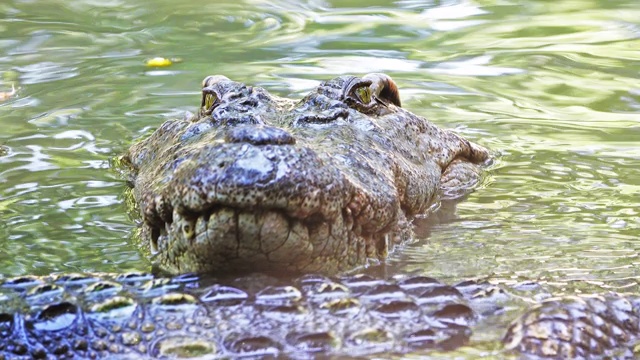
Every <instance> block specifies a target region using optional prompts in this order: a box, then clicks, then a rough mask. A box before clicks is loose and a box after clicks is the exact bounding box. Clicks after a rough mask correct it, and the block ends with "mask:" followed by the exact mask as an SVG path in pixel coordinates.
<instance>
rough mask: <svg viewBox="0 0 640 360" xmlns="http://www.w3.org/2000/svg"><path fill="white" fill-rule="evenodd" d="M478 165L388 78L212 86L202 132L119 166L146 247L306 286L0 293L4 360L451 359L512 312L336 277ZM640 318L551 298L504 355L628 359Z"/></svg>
mask: <svg viewBox="0 0 640 360" xmlns="http://www.w3.org/2000/svg"><path fill="white" fill-rule="evenodd" d="M488 161H490V156H489V153H488V151H487V150H486V149H484V148H482V147H480V146H478V145H475V144H473V143H470V142H469V141H467V140H465V139H463V138H462V137H460V136H458V135H456V134H454V133H452V132H450V131H447V130H441V129H439V128H437V127H436V126H435V125H433V124H431V123H430V122H428V121H427V120H426V119H424V118H422V117H419V116H417V115H414V114H412V113H410V112H408V111H406V110H404V109H402V108H401V107H400V98H399V93H398V89H397V88H396V86H395V84H394V83H393V81H392V80H391V79H390V78H389V77H388V76H386V75H383V74H370V75H367V76H365V77H363V78H358V77H352V76H348V77H340V78H336V79H333V80H330V81H327V82H325V83H323V84H321V85H320V86H319V87H318V88H316V89H315V90H314V91H312V92H311V93H310V94H309V95H308V96H306V97H305V98H304V99H302V100H301V101H293V100H289V99H282V98H278V97H274V96H272V95H270V94H268V93H267V92H266V91H265V90H263V89H260V88H254V87H249V86H245V85H243V84H239V83H236V82H233V81H230V80H229V79H227V78H225V77H222V76H211V77H207V78H206V79H205V80H204V82H203V97H202V103H201V107H200V109H199V111H198V113H197V114H196V115H190V116H187V117H186V118H185V119H181V120H169V121H167V122H165V123H164V124H163V125H162V126H161V127H160V128H159V129H158V130H156V132H154V134H152V135H151V136H150V137H148V138H147V139H145V140H143V141H141V142H139V143H137V144H135V145H133V146H132V147H131V149H129V151H128V152H127V154H125V156H123V157H122V159H121V163H122V164H124V165H125V166H126V167H127V168H128V169H129V171H130V183H131V184H132V197H131V198H132V199H133V203H134V204H135V206H134V207H135V208H136V210H138V211H139V214H140V215H141V218H142V227H141V235H140V238H141V244H142V247H143V249H145V250H147V251H148V252H149V253H151V254H152V259H153V261H154V263H155V265H156V266H157V268H158V269H159V270H161V271H163V272H165V273H170V274H184V273H187V272H200V273H212V272H215V273H221V272H226V273H231V274H234V273H240V272H244V271H263V272H274V270H278V271H282V272H286V273H305V274H306V275H302V277H300V278H298V279H297V280H293V281H292V280H289V281H286V280H278V278H274V277H267V276H266V275H262V276H263V277H259V276H258V277H257V278H256V275H253V277H249V278H247V279H250V280H242V279H244V278H238V279H236V280H225V281H214V280H212V279H210V278H209V279H208V280H207V277H202V278H200V277H197V276H190V275H181V276H177V277H167V278H162V277H154V276H152V275H144V274H130V275H111V276H109V275H99V274H76V275H72V274H66V275H58V276H51V277H21V278H15V279H8V280H4V281H2V282H0V359H30V358H43V359H56V358H60V359H72V358H76V359H83V358H123V359H137V358H158V357H161V358H164V357H167V358H176V357H199V358H229V357H231V358H234V357H242V356H253V357H287V358H309V357H314V356H316V355H320V356H323V357H326V356H333V355H335V356H367V355H371V354H381V353H382V354H403V353H407V352H420V353H421V352H424V351H430V350H434V349H435V350H436V351H449V350H453V349H456V348H459V347H460V346H462V345H465V344H468V343H469V342H470V337H471V335H472V331H473V329H474V326H476V325H477V323H479V322H482V321H484V320H485V319H493V318H495V317H500V316H503V315H504V313H505V311H507V310H505V309H508V308H509V307H510V306H509V305H504V304H505V303H506V304H508V302H510V301H516V300H517V297H512V296H509V295H508V291H507V292H505V291H503V289H501V288H498V287H495V286H492V285H489V284H486V283H478V282H464V283H461V284H457V285H455V286H450V285H445V284H442V283H440V282H438V281H436V280H434V279H430V278H426V277H410V276H404V277H398V278H394V279H376V278H370V277H366V276H346V277H344V276H343V277H339V278H338V277H331V276H335V274H337V273H340V272H344V271H347V270H352V269H354V268H357V267H358V266H361V265H364V264H366V262H367V261H368V260H369V259H382V258H384V257H385V256H386V255H387V253H388V251H390V250H392V249H393V246H394V245H396V244H402V243H403V242H405V241H406V240H407V239H409V238H411V231H412V229H411V220H412V219H413V218H414V217H415V216H416V215H417V214H425V213H429V212H431V211H433V210H434V209H435V208H437V205H438V203H439V201H440V199H443V198H456V197H460V196H462V195H464V194H465V193H467V192H468V191H469V190H471V189H472V188H473V187H474V186H475V185H476V184H477V183H478V181H479V178H480V175H479V174H480V168H481V166H482V165H483V164H485V163H487V162H488ZM311 272H314V273H317V272H319V273H322V274H324V275H309V273H311ZM638 304H639V303H638V300H636V299H635V298H632V297H623V296H619V295H607V296H605V297H591V298H562V299H551V300H549V301H547V302H544V303H542V304H540V305H537V306H534V307H533V308H531V309H530V310H528V311H527V312H526V313H525V314H524V315H522V316H520V317H519V318H517V319H516V320H515V321H514V322H513V323H512V324H511V325H510V326H509V327H508V330H507V333H506V335H505V336H504V337H503V338H502V340H501V341H502V343H503V344H504V350H500V351H504V352H499V354H502V355H505V354H507V352H509V353H515V354H533V355H535V356H539V357H555V358H565V357H602V356H613V357H626V356H633V353H632V351H631V350H630V349H631V347H632V345H633V344H634V342H635V341H636V337H637V335H638V332H639V329H638V328H639V322H640V316H639V314H638V311H637V309H638ZM507 312H508V311H507ZM507 322H508V321H507ZM501 324H503V326H506V323H503V322H501ZM494 330H495V329H494ZM498 342H499V340H496V341H495V343H496V344H497V343H498ZM618 350H620V351H618Z"/></svg>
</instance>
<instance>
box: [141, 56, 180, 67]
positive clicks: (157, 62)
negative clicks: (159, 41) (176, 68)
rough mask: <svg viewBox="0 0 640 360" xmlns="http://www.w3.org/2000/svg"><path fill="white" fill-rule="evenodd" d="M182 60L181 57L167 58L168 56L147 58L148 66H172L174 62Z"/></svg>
mask: <svg viewBox="0 0 640 360" xmlns="http://www.w3.org/2000/svg"><path fill="white" fill-rule="evenodd" d="M181 61H182V59H179V58H171V59H167V58H163V57H154V58H153V59H149V60H147V66H149V67H165V66H171V65H173V64H174V63H178V62H181Z"/></svg>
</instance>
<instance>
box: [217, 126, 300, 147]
mask: <svg viewBox="0 0 640 360" xmlns="http://www.w3.org/2000/svg"><path fill="white" fill-rule="evenodd" d="M224 140H225V141H226V142H229V143H249V144H252V145H287V144H288V145H292V144H295V143H296V139H295V138H294V137H293V135H291V134H290V133H289V132H288V131H286V130H284V129H280V128H277V127H273V126H265V125H240V126H236V127H234V128H232V129H229V131H228V132H227V134H226V135H225V138H224Z"/></svg>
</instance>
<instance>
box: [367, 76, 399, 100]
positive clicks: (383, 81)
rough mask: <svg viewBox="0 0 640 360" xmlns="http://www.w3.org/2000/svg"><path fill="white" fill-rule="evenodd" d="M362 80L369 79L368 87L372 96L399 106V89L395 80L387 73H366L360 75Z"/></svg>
mask: <svg viewBox="0 0 640 360" xmlns="http://www.w3.org/2000/svg"><path fill="white" fill-rule="evenodd" d="M362 80H369V81H371V86H369V89H370V90H371V92H372V93H373V97H375V98H376V99H379V100H381V101H383V102H385V103H387V104H388V103H392V104H393V105H395V106H398V107H401V106H402V105H401V104H400V91H399V90H398V85H396V83H395V81H393V79H392V78H391V77H390V76H389V75H387V74H380V73H372V74H367V75H365V76H363V77H362Z"/></svg>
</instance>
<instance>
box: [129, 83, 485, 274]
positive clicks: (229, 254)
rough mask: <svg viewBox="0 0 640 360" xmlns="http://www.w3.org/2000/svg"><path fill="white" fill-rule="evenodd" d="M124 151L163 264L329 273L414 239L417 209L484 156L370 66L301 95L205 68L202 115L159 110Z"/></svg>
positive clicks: (465, 185)
mask: <svg viewBox="0 0 640 360" xmlns="http://www.w3.org/2000/svg"><path fill="white" fill-rule="evenodd" d="M123 160H124V161H123V163H125V164H129V165H130V168H131V170H132V181H131V182H132V184H133V195H134V198H135V202H136V203H137V204H138V205H139V208H140V213H141V215H142V218H143V225H142V235H141V238H142V243H143V244H144V245H145V246H146V247H147V248H148V249H149V250H150V251H151V253H153V254H154V255H155V257H154V259H155V262H156V265H157V266H158V267H159V268H160V269H162V270H164V271H166V272H168V273H172V274H177V273H184V272H221V271H224V272H236V271H239V270H252V271H269V270H273V269H278V270H279V271H286V272H300V273H309V272H322V273H328V274H335V273H337V272H339V271H345V270H351V269H353V268H355V267H357V266H359V265H363V264H365V263H366V261H367V259H371V258H373V259H381V258H384V257H385V256H386V255H387V253H388V251H389V250H391V249H392V248H393V246H394V245H396V244H401V243H404V242H406V241H407V240H408V239H410V236H411V224H410V223H411V220H412V219H413V217H414V216H415V215H416V214H422V213H425V212H427V211H429V209H430V208H431V207H432V206H433V205H434V204H436V203H437V202H438V201H439V199H440V197H441V196H443V195H444V196H450V197H453V196H461V195H463V194H465V193H466V192H468V191H469V190H471V189H472V188H473V187H474V186H475V185H476V184H477V183H478V179H479V176H480V175H479V172H480V166H481V165H483V164H485V163H486V162H488V161H489V160H490V156H489V153H488V151H487V150H486V149H484V148H482V147H480V146H478V145H475V144H472V143H470V142H469V141H467V140H465V139H463V138H462V137H460V136H458V135H456V134H454V133H452V132H450V131H448V130H442V129H439V128H438V127H436V126H435V125H433V124H432V123H430V122H429V121H427V120H426V119H425V118H423V117H420V116H417V115H414V114H413V113H411V112H409V111H407V110H404V109H403V108H401V107H400V99H399V94H398V90H397V88H396V86H395V84H394V83H393V81H392V80H391V79H390V78H389V77H388V76H386V75H383V74H370V75H367V76H365V77H363V78H357V77H353V76H344V77H339V78H336V79H333V80H330V81H327V82H325V83H323V84H321V85H320V86H318V88H316V89H315V90H313V91H312V92H311V93H310V94H309V95H307V96H306V97H305V98H304V99H302V100H301V101H298V102H295V101H292V100H289V99H281V98H277V97H275V96H272V95H270V94H269V93H267V92H266V91H265V90H264V89H261V88H256V87H250V86H245V85H243V84H240V83H237V82H233V81H230V80H229V79H227V78H225V77H223V76H210V77H207V78H206V79H205V80H204V81H203V99H202V107H201V109H200V111H199V113H198V114H197V115H195V116H192V117H189V118H187V119H182V120H170V121H167V122H165V123H164V124H162V126H161V127H160V128H159V129H158V130H157V131H156V132H155V133H153V134H152V135H151V136H149V137H148V138H147V139H145V140H143V141H141V142H139V143H137V144H135V145H133V146H132V147H131V148H130V149H129V151H128V153H127V154H126V155H125V157H124V158H123Z"/></svg>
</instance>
